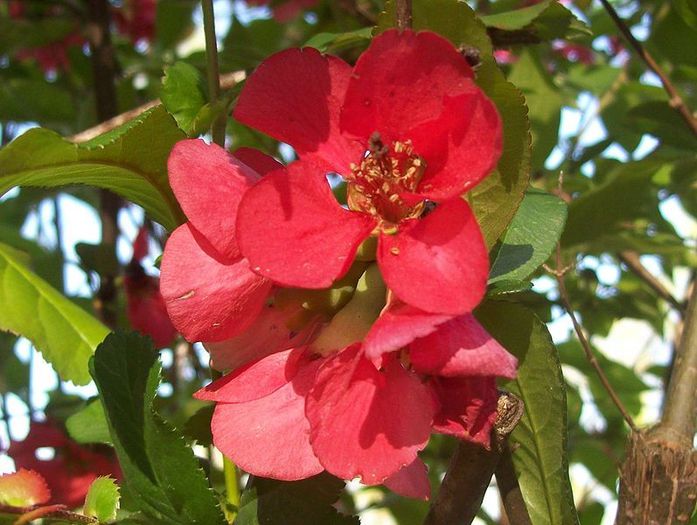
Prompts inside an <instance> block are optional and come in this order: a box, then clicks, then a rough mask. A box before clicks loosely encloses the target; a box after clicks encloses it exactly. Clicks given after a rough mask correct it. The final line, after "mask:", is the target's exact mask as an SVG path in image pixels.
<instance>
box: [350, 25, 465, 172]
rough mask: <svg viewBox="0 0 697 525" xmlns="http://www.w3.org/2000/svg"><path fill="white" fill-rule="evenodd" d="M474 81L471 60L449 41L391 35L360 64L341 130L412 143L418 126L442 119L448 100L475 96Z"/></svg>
mask: <svg viewBox="0 0 697 525" xmlns="http://www.w3.org/2000/svg"><path fill="white" fill-rule="evenodd" d="M472 76H473V75H472V69H471V68H470V67H469V65H468V64H467V61H466V60H465V58H464V57H463V56H462V55H461V54H460V53H458V52H457V50H456V49H455V48H454V47H453V45H452V44H451V43H450V42H448V41H447V40H446V39H444V38H443V37H440V36H438V35H436V34H435V33H430V32H420V33H414V32H412V31H404V32H401V33H400V32H398V31H397V30H390V31H386V32H384V33H382V34H381V35H380V36H377V37H375V38H374V39H373V42H372V43H371V44H370V47H369V48H368V50H367V51H366V52H365V53H363V54H362V55H361V56H360V58H359V59H358V61H357V62H356V67H355V68H354V73H353V75H352V76H351V81H350V82H349V85H348V89H347V91H346V99H345V101H344V106H343V109H342V112H341V128H342V130H346V131H348V132H349V133H352V134H353V135H355V136H357V137H361V138H364V139H367V138H368V137H369V136H370V135H371V133H373V132H374V131H378V132H380V133H381V134H382V136H383V140H387V141H392V140H406V139H409V138H410V136H409V131H411V130H412V129H413V128H414V127H416V126H418V125H420V124H422V123H424V122H428V121H430V120H434V119H436V118H438V117H440V115H441V112H442V111H443V98H444V97H445V96H450V97H454V96H457V95H459V94H461V93H463V92H469V91H471V89H472V81H471V78H472ZM353 162H357V161H356V160H354V161H353Z"/></svg>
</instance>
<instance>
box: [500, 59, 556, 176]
mask: <svg viewBox="0 0 697 525" xmlns="http://www.w3.org/2000/svg"><path fill="white" fill-rule="evenodd" d="M508 80H510V81H511V82H513V84H515V85H516V86H517V87H518V89H520V90H521V91H522V92H523V95H525V100H526V101H527V103H528V107H529V108H530V112H529V114H528V116H529V117H530V125H531V127H532V165H533V168H535V169H541V168H542V167H543V166H544V163H545V160H546V159H547V157H548V156H549V154H550V153H551V151H552V149H553V148H554V146H556V145H557V142H558V140H559V122H560V120H561V108H562V106H563V105H564V100H563V98H562V96H561V94H560V93H559V88H558V87H556V86H555V85H554V84H553V83H552V80H551V75H550V74H549V72H548V71H547V70H546V69H545V66H544V64H543V63H542V61H541V60H540V59H539V58H538V57H537V55H536V54H535V53H534V51H531V50H525V51H523V52H521V53H520V57H519V59H518V61H517V62H516V63H515V64H513V66H512V67H511V73H510V75H509V76H508Z"/></svg>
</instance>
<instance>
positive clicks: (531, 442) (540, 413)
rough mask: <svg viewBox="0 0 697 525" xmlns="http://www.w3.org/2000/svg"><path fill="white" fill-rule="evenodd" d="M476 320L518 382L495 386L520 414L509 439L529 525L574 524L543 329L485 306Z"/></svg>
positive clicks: (559, 387) (527, 318)
mask: <svg viewBox="0 0 697 525" xmlns="http://www.w3.org/2000/svg"><path fill="white" fill-rule="evenodd" d="M476 315H477V318H478V319H479V320H480V321H481V323H482V324H483V326H484V327H485V328H486V330H487V331H488V332H489V333H490V334H491V335H493V336H494V337H495V338H496V340H497V341H499V342H500V343H501V344H502V345H503V346H504V347H505V348H506V349H507V350H508V351H509V352H511V353H512V354H513V355H515V356H516V357H517V358H518V376H517V377H516V379H514V380H511V381H506V382H504V383H503V384H502V385H501V386H502V387H503V388H504V389H505V390H508V391H510V392H512V393H513V394H515V395H517V396H518V397H520V398H521V399H522V400H523V402H524V403H525V413H524V414H523V417H522V419H521V420H520V422H519V423H518V426H517V427H516V428H515V430H514V431H513V433H512V434H511V437H510V444H511V450H512V451H513V464H514V466H515V470H516V473H517V474H518V482H519V484H520V489H521V492H522V494H523V499H524V500H525V504H526V507H527V509H528V513H529V515H530V519H531V520H532V523H534V524H535V525H538V524H539V525H545V524H549V525H574V524H576V523H578V518H577V516H576V511H575V509H574V504H573V498H572V494H571V484H570V482H569V473H568V459H567V448H566V447H567V435H566V421H567V419H566V418H567V414H566V410H567V406H566V392H565V386H564V379H563V377H562V373H561V366H560V364H559V358H558V356H557V352H556V349H555V348H554V345H553V344H552V339H551V337H550V335H549V332H548V331H547V328H546V327H545V325H544V324H543V323H542V322H541V321H540V320H539V319H537V318H536V317H535V316H534V314H532V313H531V312H530V311H529V310H527V309H525V308H523V307H521V306H519V305H516V304H513V303H508V302H496V301H489V302H487V303H485V304H483V305H482V306H481V307H480V308H479V309H478V310H477V314H476Z"/></svg>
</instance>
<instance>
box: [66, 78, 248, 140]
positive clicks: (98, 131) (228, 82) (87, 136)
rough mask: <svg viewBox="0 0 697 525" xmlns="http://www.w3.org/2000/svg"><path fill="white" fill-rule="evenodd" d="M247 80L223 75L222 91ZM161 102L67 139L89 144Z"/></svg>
mask: <svg viewBox="0 0 697 525" xmlns="http://www.w3.org/2000/svg"><path fill="white" fill-rule="evenodd" d="M244 78H245V72H244V71H234V72H232V73H226V74H224V75H221V77H220V88H221V89H230V88H232V87H234V86H235V85H236V84H238V83H240V82H241V81H242V80H244ZM160 103H161V102H160V100H159V99H155V100H151V101H149V102H146V103H145V104H143V105H141V106H138V107H137V108H133V109H131V110H129V111H126V112H125V113H121V114H120V115H116V116H115V117H114V118H110V119H108V120H105V121H104V122H102V123H100V124H97V125H96V126H93V127H91V128H89V129H86V130H84V131H81V132H80V133H78V134H76V135H73V136H72V137H67V139H68V140H69V141H71V142H77V143H79V142H87V141H88V140H92V139H93V138H95V137H98V136H99V135H102V134H103V133H107V132H108V131H111V130H112V129H115V128H118V127H119V126H121V125H122V124H125V123H126V122H128V121H129V120H133V119H134V118H137V117H138V116H140V115H142V114H143V113H145V112H146V111H147V110H149V109H151V108H154V107H155V106H157V105H159V104H160Z"/></svg>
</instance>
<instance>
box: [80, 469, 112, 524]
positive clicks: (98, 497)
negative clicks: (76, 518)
mask: <svg viewBox="0 0 697 525" xmlns="http://www.w3.org/2000/svg"><path fill="white" fill-rule="evenodd" d="M119 500H120V495H119V486H118V485H117V484H116V481H114V480H113V479H111V478H109V477H99V478H97V479H95V480H94V481H93V482H92V485H90V489H89V491H88V492H87V497H86V498H85V509H84V511H83V512H84V514H85V516H90V517H92V518H96V519H97V520H99V522H100V523H104V522H105V521H111V520H113V519H116V511H117V510H118V508H119Z"/></svg>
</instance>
